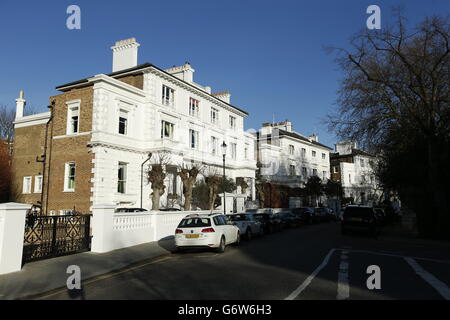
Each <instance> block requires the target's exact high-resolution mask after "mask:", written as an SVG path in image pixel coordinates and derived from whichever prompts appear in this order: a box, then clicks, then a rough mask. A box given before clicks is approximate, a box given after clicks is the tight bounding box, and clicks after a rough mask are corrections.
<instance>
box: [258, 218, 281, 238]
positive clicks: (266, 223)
mask: <svg viewBox="0 0 450 320" xmlns="http://www.w3.org/2000/svg"><path fill="white" fill-rule="evenodd" d="M253 217H254V218H255V220H257V221H259V222H261V224H262V227H263V230H264V233H265V234H270V233H273V232H275V231H280V230H281V220H280V219H278V218H276V217H275V216H273V215H272V214H268V213H254V214H253Z"/></svg>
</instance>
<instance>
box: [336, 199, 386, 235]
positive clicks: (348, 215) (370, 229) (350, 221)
mask: <svg viewBox="0 0 450 320" xmlns="http://www.w3.org/2000/svg"><path fill="white" fill-rule="evenodd" d="M377 227H378V221H377V218H376V214H375V210H374V209H373V208H372V207H368V206H354V205H350V206H347V207H346V208H345V210H344V214H343V216H342V222H341V232H342V234H347V232H349V231H351V230H359V231H366V232H367V233H368V234H369V235H372V236H376V235H377Z"/></svg>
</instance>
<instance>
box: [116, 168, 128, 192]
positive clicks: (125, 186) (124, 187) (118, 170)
mask: <svg viewBox="0 0 450 320" xmlns="http://www.w3.org/2000/svg"><path fill="white" fill-rule="evenodd" d="M121 168H123V175H124V176H123V179H122V180H119V172H120V169H121ZM127 171H128V163H126V162H122V161H119V164H118V166H117V193H119V194H126V193H127V176H128V172H127ZM121 182H122V183H123V192H120V191H119V185H120V183H121Z"/></svg>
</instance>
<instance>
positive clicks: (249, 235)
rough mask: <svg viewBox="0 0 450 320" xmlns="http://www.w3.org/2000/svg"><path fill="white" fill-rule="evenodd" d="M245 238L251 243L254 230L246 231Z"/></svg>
mask: <svg viewBox="0 0 450 320" xmlns="http://www.w3.org/2000/svg"><path fill="white" fill-rule="evenodd" d="M245 238H246V239H247V241H250V240H251V239H252V230H250V228H248V229H247V231H245Z"/></svg>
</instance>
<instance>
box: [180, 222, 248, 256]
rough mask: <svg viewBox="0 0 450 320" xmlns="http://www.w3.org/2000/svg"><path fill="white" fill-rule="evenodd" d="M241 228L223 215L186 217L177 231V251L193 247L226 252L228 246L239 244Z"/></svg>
mask: <svg viewBox="0 0 450 320" xmlns="http://www.w3.org/2000/svg"><path fill="white" fill-rule="evenodd" d="M240 239H241V237H240V232H239V228H238V227H236V226H235V225H233V224H231V223H230V222H228V219H227V218H226V217H225V216H224V215H222V214H217V213H213V214H200V215H198V214H191V215H188V216H186V217H184V218H183V219H182V220H181V222H180V223H179V225H178V227H177V229H176V230H175V245H176V247H177V250H180V249H183V248H193V247H208V248H215V249H216V250H217V251H218V252H220V253H222V252H224V251H225V247H226V246H227V245H228V244H232V243H234V244H239V242H240Z"/></svg>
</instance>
